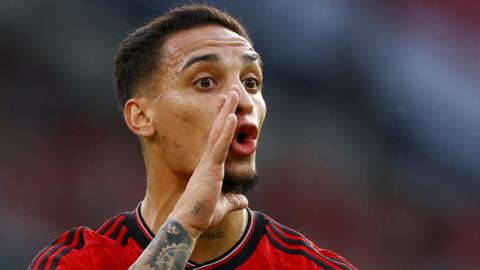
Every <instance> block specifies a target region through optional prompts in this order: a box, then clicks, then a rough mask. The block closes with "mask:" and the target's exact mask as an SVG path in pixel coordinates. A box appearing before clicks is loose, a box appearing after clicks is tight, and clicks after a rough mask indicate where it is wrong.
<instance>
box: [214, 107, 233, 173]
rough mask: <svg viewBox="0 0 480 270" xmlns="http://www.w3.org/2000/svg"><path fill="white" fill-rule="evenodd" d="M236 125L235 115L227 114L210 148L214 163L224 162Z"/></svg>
mask: <svg viewBox="0 0 480 270" xmlns="http://www.w3.org/2000/svg"><path fill="white" fill-rule="evenodd" d="M236 127H237V116H235V114H233V113H231V114H229V115H228V117H227V120H226V122H225V126H224V128H223V130H222V133H221V134H220V137H219V138H218V140H217V142H216V143H215V145H214V146H213V149H212V153H211V155H212V156H211V158H212V162H213V164H214V165H222V164H223V163H224V162H225V158H226V157H227V154H228V149H229V148H230V144H231V143H232V140H233V136H234V134H235V128H236Z"/></svg>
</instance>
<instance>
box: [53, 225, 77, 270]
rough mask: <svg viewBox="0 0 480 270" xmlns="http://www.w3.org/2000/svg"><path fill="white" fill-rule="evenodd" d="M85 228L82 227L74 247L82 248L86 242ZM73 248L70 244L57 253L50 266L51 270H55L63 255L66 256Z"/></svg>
mask: <svg viewBox="0 0 480 270" xmlns="http://www.w3.org/2000/svg"><path fill="white" fill-rule="evenodd" d="M83 230H85V228H80V232H79V237H78V243H77V244H76V245H75V247H73V248H74V249H80V248H82V246H83V244H84V239H83ZM71 249H72V247H71V246H69V247H67V248H65V249H64V250H62V252H60V253H58V254H57V255H55V257H53V262H52V265H51V266H50V270H55V268H57V266H58V263H59V262H60V259H61V258H62V257H63V256H65V255H66V254H67V253H68V252H69V251H70V250H71Z"/></svg>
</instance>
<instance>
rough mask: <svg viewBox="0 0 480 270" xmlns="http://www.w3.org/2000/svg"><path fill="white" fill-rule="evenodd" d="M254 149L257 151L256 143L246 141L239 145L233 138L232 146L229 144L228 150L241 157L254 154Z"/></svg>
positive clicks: (249, 140)
mask: <svg viewBox="0 0 480 270" xmlns="http://www.w3.org/2000/svg"><path fill="white" fill-rule="evenodd" d="M256 149H257V142H256V141H255V140H252V139H246V140H243V141H242V142H241V143H240V142H238V141H237V140H236V139H235V138H234V139H233V141H232V144H230V150H231V151H232V152H233V153H235V154H237V155H241V156H248V155H251V154H253V153H255V150H256Z"/></svg>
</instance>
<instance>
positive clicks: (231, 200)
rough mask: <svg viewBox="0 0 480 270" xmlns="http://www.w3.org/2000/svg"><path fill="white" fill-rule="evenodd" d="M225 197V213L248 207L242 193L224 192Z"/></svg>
mask: <svg viewBox="0 0 480 270" xmlns="http://www.w3.org/2000/svg"><path fill="white" fill-rule="evenodd" d="M225 199H226V200H227V213H229V212H232V211H236V210H240V209H244V208H246V207H248V199H247V197H245V196H244V195H242V194H234V193H228V194H225Z"/></svg>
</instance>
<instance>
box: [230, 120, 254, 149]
mask: <svg viewBox="0 0 480 270" xmlns="http://www.w3.org/2000/svg"><path fill="white" fill-rule="evenodd" d="M257 137H258V128H257V127H256V126H255V125H252V124H244V125H240V126H238V127H237V130H236V131H235V136H234V138H233V140H232V144H231V145H230V150H232V151H233V152H234V153H235V154H237V155H251V154H253V153H254V152H255V150H256V148H257V141H256V139H257Z"/></svg>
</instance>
